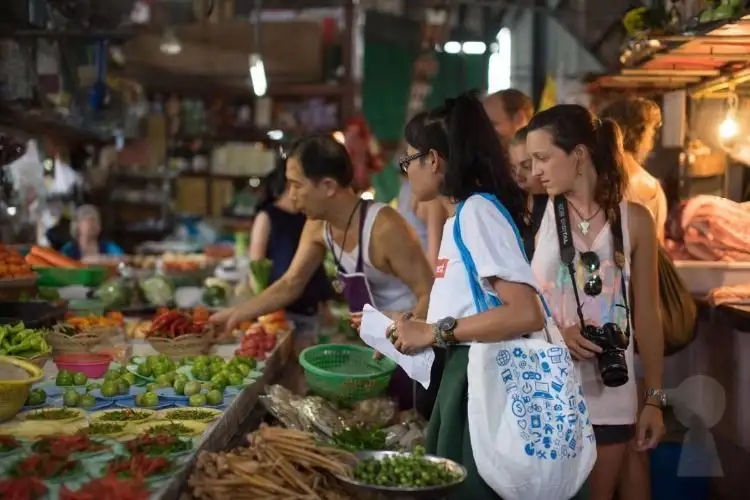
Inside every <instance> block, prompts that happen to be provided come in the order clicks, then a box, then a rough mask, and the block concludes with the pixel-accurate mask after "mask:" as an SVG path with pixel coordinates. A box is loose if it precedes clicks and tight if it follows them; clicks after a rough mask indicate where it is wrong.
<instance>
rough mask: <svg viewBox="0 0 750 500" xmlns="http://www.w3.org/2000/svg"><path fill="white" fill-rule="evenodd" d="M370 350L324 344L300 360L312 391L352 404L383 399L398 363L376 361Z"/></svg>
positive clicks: (382, 360) (304, 352)
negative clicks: (376, 398)
mask: <svg viewBox="0 0 750 500" xmlns="http://www.w3.org/2000/svg"><path fill="white" fill-rule="evenodd" d="M373 353H374V351H373V350H372V349H370V348H369V347H361V346H356V345H345V344H323V345H316V346H312V347H308V348H307V349H305V350H304V351H302V353H301V354H300V356H299V363H300V365H302V368H303V369H304V370H305V379H306V380H307V384H308V385H309V386H310V389H311V390H312V391H313V392H314V393H316V394H318V395H320V396H323V397H324V398H326V399H328V400H329V401H335V402H338V403H344V404H351V403H356V402H357V401H363V400H365V399H370V398H374V397H377V396H380V395H381V394H383V393H384V392H385V390H386V389H387V388H388V383H389V382H390V381H391V376H392V375H393V372H394V370H395V369H396V366H397V365H396V363H394V362H393V361H391V360H390V359H388V358H385V357H384V358H381V359H378V360H375V359H372V355H373Z"/></svg>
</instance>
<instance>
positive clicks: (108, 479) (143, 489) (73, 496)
mask: <svg viewBox="0 0 750 500" xmlns="http://www.w3.org/2000/svg"><path fill="white" fill-rule="evenodd" d="M59 496H60V500H104V499H106V500H148V499H149V498H150V497H151V493H150V491H149V488H148V486H146V484H145V483H144V481H143V479H141V478H127V479H121V478H119V477H117V476H116V475H113V474H109V475H107V476H105V477H102V478H99V479H94V480H92V481H90V482H88V483H86V484H84V485H83V486H81V487H80V488H79V489H78V490H71V489H69V488H68V487H67V485H65V486H63V487H62V488H60V495H59Z"/></svg>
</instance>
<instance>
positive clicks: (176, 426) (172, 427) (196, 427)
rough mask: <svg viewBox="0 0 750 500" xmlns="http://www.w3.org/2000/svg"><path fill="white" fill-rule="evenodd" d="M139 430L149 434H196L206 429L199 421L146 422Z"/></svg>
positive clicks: (176, 435) (178, 435)
mask: <svg viewBox="0 0 750 500" xmlns="http://www.w3.org/2000/svg"><path fill="white" fill-rule="evenodd" d="M139 430H140V431H141V432H143V433H144V434H147V435H150V436H158V435H163V436H175V437H180V436H197V435H199V434H201V433H203V431H205V430H206V424H203V423H200V422H188V421H186V422H166V421H164V422H156V421H155V422H147V423H146V424H143V425H141V426H139Z"/></svg>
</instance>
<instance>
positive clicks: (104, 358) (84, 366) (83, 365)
mask: <svg viewBox="0 0 750 500" xmlns="http://www.w3.org/2000/svg"><path fill="white" fill-rule="evenodd" d="M111 362H112V356H110V355H109V354H91V353H75V354H74V353H71V354H61V355H60V356H56V357H55V364H56V365H57V369H58V370H68V371H69V372H81V373H84V374H86V376H87V377H88V378H94V379H96V378H101V377H102V376H103V375H104V374H105V373H107V370H108V369H109V364H110V363H111Z"/></svg>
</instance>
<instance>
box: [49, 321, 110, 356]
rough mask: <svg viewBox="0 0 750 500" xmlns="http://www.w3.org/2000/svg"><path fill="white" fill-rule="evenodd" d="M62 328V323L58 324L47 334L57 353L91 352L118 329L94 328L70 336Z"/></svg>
mask: <svg viewBox="0 0 750 500" xmlns="http://www.w3.org/2000/svg"><path fill="white" fill-rule="evenodd" d="M62 328H63V326H62V325H57V326H55V327H54V328H53V329H52V331H51V332H50V333H49V334H47V343H49V345H51V346H52V350H53V351H54V352H55V353H72V352H90V351H91V350H92V349H93V348H94V347H97V346H98V345H99V344H101V343H102V342H104V341H105V340H107V339H108V338H109V337H110V336H112V335H113V334H114V333H116V331H117V330H116V329H113V328H92V329H90V330H86V331H83V332H79V333H76V334H75V335H73V336H69V335H66V334H65V333H63V331H62Z"/></svg>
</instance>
